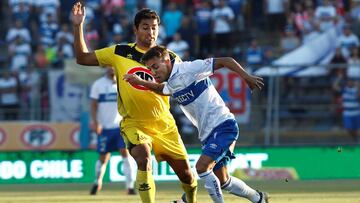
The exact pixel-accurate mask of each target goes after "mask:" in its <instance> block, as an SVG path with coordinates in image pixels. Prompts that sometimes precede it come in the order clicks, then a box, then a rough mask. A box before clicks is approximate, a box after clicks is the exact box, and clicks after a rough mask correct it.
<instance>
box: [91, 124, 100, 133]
mask: <svg viewBox="0 0 360 203" xmlns="http://www.w3.org/2000/svg"><path fill="white" fill-rule="evenodd" d="M93 131H94V132H95V133H96V134H97V135H100V134H101V132H102V126H101V125H100V124H98V123H94V125H93Z"/></svg>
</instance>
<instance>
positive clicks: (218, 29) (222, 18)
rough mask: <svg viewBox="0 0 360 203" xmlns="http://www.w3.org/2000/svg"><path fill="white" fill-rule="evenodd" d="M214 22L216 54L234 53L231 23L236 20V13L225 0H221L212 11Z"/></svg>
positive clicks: (229, 54)
mask: <svg viewBox="0 0 360 203" xmlns="http://www.w3.org/2000/svg"><path fill="white" fill-rule="evenodd" d="M211 16H212V20H213V22H214V26H213V33H214V35H215V44H216V50H214V51H215V56H218V55H221V54H223V55H228V56H231V55H232V48H233V46H232V44H231V43H232V39H231V37H232V36H231V24H232V23H233V21H234V18H235V16H234V13H233V11H232V10H231V8H230V7H229V6H228V5H227V3H226V1H225V0H219V3H218V4H217V5H216V6H215V8H214V9H213V10H212V13H211Z"/></svg>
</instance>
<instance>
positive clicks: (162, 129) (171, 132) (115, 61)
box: [72, 2, 197, 203]
mask: <svg viewBox="0 0 360 203" xmlns="http://www.w3.org/2000/svg"><path fill="white" fill-rule="evenodd" d="M84 20H85V7H84V6H83V5H82V4H81V3H80V2H77V3H76V4H75V5H74V6H73V9H72V23H73V29H74V47H75V54H76V60H77V63H79V64H82V65H89V66H98V65H100V66H106V65H107V66H112V67H114V68H115V74H116V78H117V80H116V81H117V85H118V110H119V112H120V114H121V116H122V117H123V120H122V122H121V124H120V127H121V130H122V135H123V136H124V138H125V141H126V144H127V147H128V149H129V151H130V154H131V155H132V156H133V157H134V159H135V161H136V163H137V166H138V172H137V177H136V187H137V190H138V192H139V194H140V197H141V200H142V202H143V203H154V202H155V182H154V178H153V176H152V166H151V150H153V151H154V154H155V157H156V159H157V161H167V162H168V163H169V165H170V166H171V167H172V169H173V170H174V171H175V173H176V174H177V176H178V177H179V179H180V181H181V183H182V188H183V189H184V191H185V193H186V201H187V202H196V192H197V181H196V178H195V177H194V175H193V173H192V171H191V168H190V164H189V162H188V159H187V152H186V150H185V146H184V144H183V142H182V140H181V137H180V135H179V133H178V130H177V127H176V125H175V121H174V118H173V117H172V115H171V113H170V111H169V108H170V104H169V98H168V97H166V96H160V95H158V94H156V93H153V92H152V91H150V90H148V89H147V88H144V87H143V86H137V85H131V84H129V83H127V82H126V81H124V80H122V76H123V75H124V74H132V73H134V74H137V75H139V76H140V77H141V78H143V79H146V80H154V78H153V76H152V75H151V72H150V70H148V69H147V68H146V67H145V66H144V64H142V63H141V62H140V59H141V57H142V55H143V54H144V53H145V52H146V51H147V50H148V49H150V48H151V47H154V46H155V45H156V39H157V37H158V31H159V24H160V18H159V16H158V15H157V14H156V12H155V11H152V10H150V9H142V10H140V11H139V12H138V13H137V14H136V16H135V19H134V33H135V36H136V41H135V43H133V44H128V45H114V46H110V47H106V48H103V49H99V50H95V51H94V52H91V51H89V50H88V48H87V46H86V43H85V40H84V33H83V26H84ZM171 57H172V58H173V59H175V58H176V57H177V56H176V55H175V54H173V53H172V54H171Z"/></svg>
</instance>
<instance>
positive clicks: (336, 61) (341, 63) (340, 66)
mask: <svg viewBox="0 0 360 203" xmlns="http://www.w3.org/2000/svg"><path fill="white" fill-rule="evenodd" d="M346 63H347V61H346V59H345V58H344V56H343V55H342V54H341V49H340V48H336V50H335V55H334V56H333V58H332V59H331V61H330V64H331V65H335V67H333V68H332V69H331V74H330V75H331V76H335V75H336V74H337V72H338V70H340V71H342V72H344V71H345V68H346V65H345V64H346Z"/></svg>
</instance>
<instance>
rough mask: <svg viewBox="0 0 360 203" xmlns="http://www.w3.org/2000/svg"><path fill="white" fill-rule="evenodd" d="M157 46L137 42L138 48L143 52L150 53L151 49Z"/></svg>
mask: <svg viewBox="0 0 360 203" xmlns="http://www.w3.org/2000/svg"><path fill="white" fill-rule="evenodd" d="M153 46H156V44H153V45H152V46H148V45H144V44H141V43H139V42H136V46H135V47H136V48H137V49H139V50H140V51H142V52H146V51H148V50H149V49H150V48H151V47H153Z"/></svg>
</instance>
